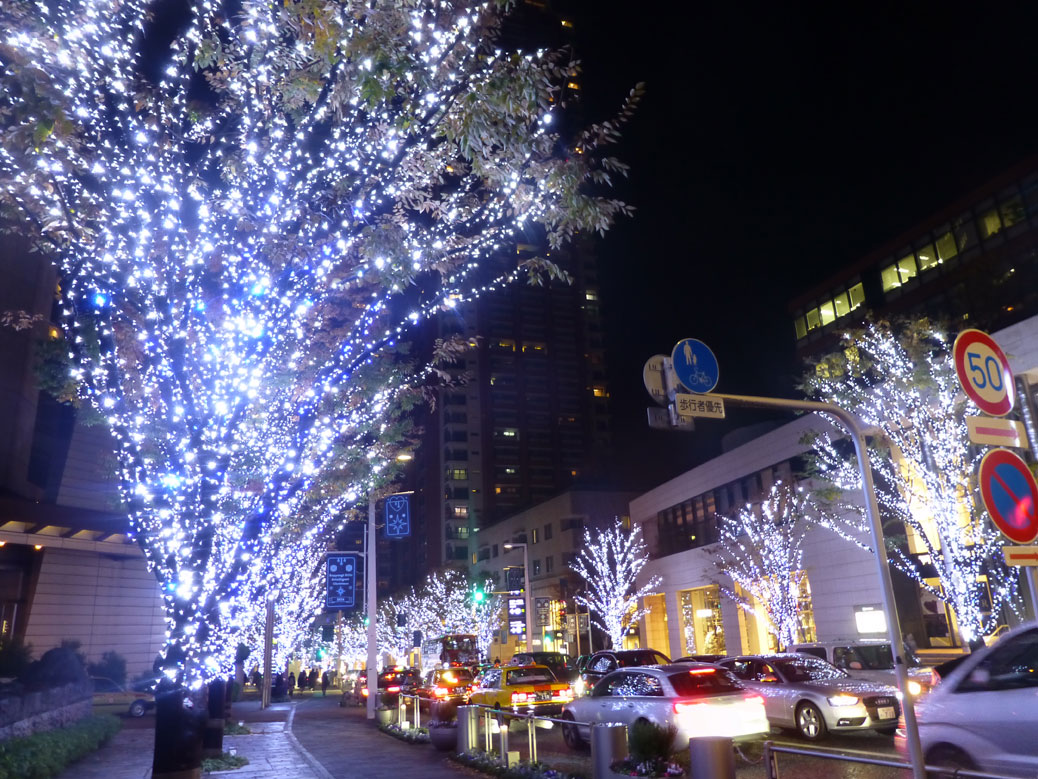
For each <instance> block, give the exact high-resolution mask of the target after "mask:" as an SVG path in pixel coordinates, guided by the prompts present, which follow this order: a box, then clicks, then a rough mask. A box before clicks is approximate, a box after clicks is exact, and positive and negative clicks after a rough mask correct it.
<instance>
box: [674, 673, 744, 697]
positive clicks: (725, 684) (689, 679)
mask: <svg viewBox="0 0 1038 779" xmlns="http://www.w3.org/2000/svg"><path fill="white" fill-rule="evenodd" d="M667 679H669V680H670V684H671V686H672V687H673V688H674V692H676V693H677V694H678V695H679V696H681V697H682V698H687V697H693V696H696V695H718V694H721V693H726V692H735V691H736V690H741V689H743V688H742V686H741V685H739V683H738V682H736V681H735V679H734V678H733V677H732V675H731V674H729V673H728V672H727V671H722V670H720V669H717V668H693V669H692V670H691V671H683V672H681V673H676V674H671V675H670V676H668V677H667Z"/></svg>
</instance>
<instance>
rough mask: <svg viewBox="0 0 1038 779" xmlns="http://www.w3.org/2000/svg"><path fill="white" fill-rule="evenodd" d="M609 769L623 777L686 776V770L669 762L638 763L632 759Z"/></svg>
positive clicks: (657, 778)
mask: <svg viewBox="0 0 1038 779" xmlns="http://www.w3.org/2000/svg"><path fill="white" fill-rule="evenodd" d="M609 768H610V769H611V770H612V771H613V773H615V774H620V775H621V776H644V777H648V778H649V779H663V777H673V776H684V775H685V770H684V769H683V768H682V767H681V766H680V765H678V764H677V763H671V762H670V761H668V760H642V761H641V762H638V761H637V760H634V759H632V758H627V759H626V760H619V761H617V762H615V763H613V764H612V765H611V766H609Z"/></svg>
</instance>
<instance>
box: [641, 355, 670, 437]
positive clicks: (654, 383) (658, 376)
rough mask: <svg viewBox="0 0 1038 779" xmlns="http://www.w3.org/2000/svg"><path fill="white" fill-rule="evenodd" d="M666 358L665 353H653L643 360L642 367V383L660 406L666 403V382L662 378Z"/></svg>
mask: <svg viewBox="0 0 1038 779" xmlns="http://www.w3.org/2000/svg"><path fill="white" fill-rule="evenodd" d="M666 360H667V355H665V354H654V355H653V356H652V357H650V358H649V359H648V360H646V361H645V366H644V367H643V368H642V383H643V384H645V389H646V390H647V391H648V393H649V395H651V396H652V399H653V400H655V401H656V402H657V403H659V404H660V405H661V406H665V405H667V383H666V381H665V380H664V378H663V372H664V371H665V370H666V367H665V366H664V363H665V362H666ZM650 424H651V422H650Z"/></svg>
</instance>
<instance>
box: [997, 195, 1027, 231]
mask: <svg viewBox="0 0 1038 779" xmlns="http://www.w3.org/2000/svg"><path fill="white" fill-rule="evenodd" d="M998 213H999V214H1001V216H1002V226H1003V227H1012V226H1013V225H1015V224H1017V223H1018V222H1022V221H1024V203H1023V201H1022V200H1021V199H1020V198H1019V196H1017V197H1014V198H1011V199H1010V200H1007V201H1005V202H1004V203H1001V204H1000V205H999V207H998Z"/></svg>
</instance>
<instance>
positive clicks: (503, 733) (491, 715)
mask: <svg viewBox="0 0 1038 779" xmlns="http://www.w3.org/2000/svg"><path fill="white" fill-rule="evenodd" d="M469 707H470V708H473V709H478V710H479V711H480V714H481V715H482V719H483V744H484V751H485V752H488V753H489V752H493V751H494V749H493V739H494V733H493V726H492V724H491V723H492V722H495V721H496V722H497V723H498V736H499V739H498V741H499V753H500V755H501V759H502V760H504V761H505V763H507V762H508V730H509V728H508V727H507V726H506V727H501V722H500V721H501V720H502V719H504V720H505V721H506V722H507V723H508V724H509V725H510V724H511V721H512V720H525V721H526V739H527V745H528V749H529V754H530V758H529V759H530V762H531V763H535V762H537V723H538V722H550V723H551V725H549V727H554V726H555V724H556V723H558V724H559V725H562V726H566V725H584V726H588V727H590V725H591V723H589V722H575V721H574V720H564V719H560V718H558V717H545V716H542V715H538V714H519V713H517V712H514V711H507V710H506V709H495V708H493V707H492V706H487V705H486V704H485V703H470V704H469ZM459 708H460V707H459ZM458 725H459V727H460V726H461V723H460V721H459V723H458Z"/></svg>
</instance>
